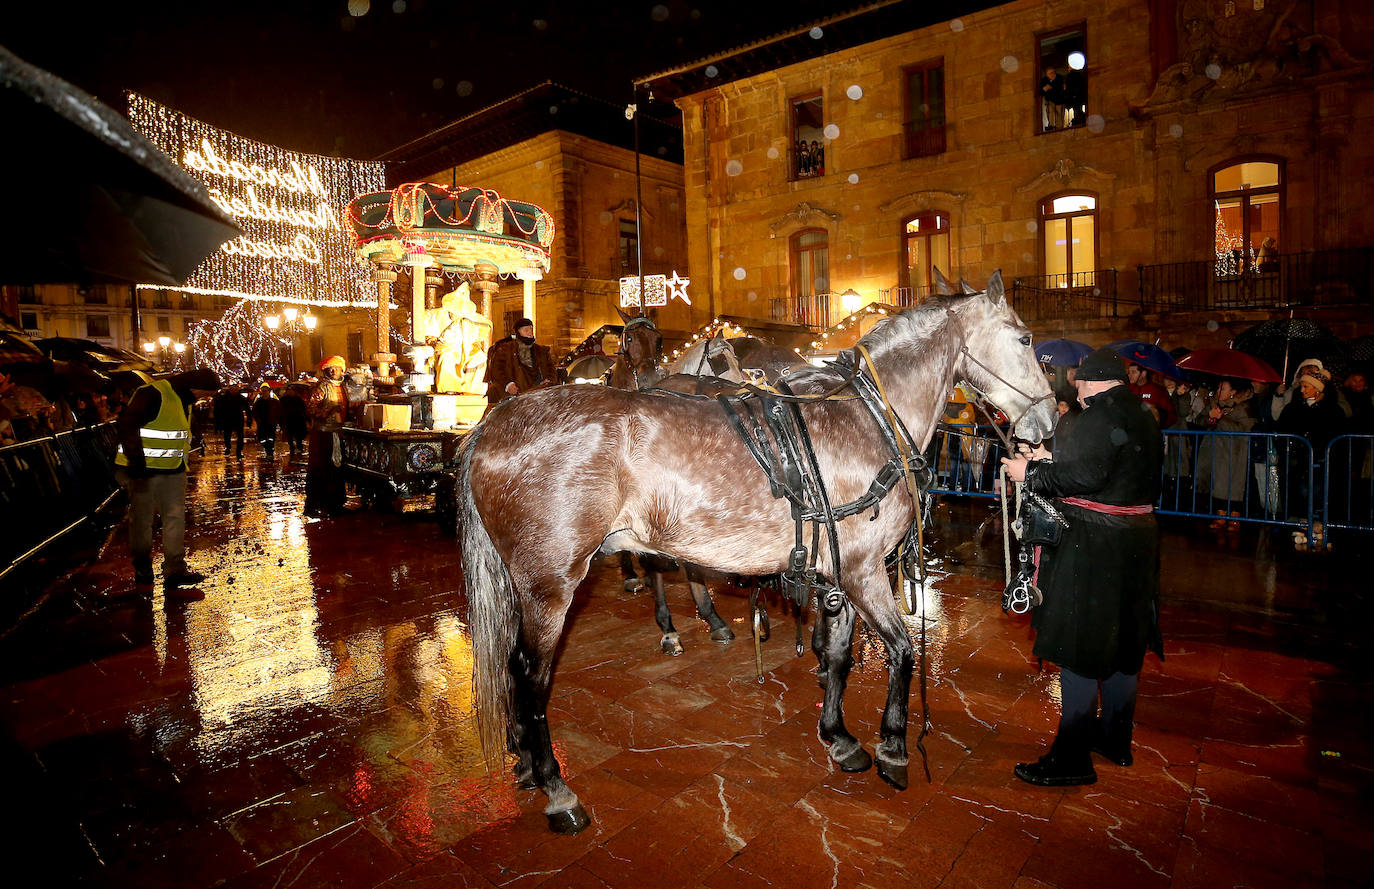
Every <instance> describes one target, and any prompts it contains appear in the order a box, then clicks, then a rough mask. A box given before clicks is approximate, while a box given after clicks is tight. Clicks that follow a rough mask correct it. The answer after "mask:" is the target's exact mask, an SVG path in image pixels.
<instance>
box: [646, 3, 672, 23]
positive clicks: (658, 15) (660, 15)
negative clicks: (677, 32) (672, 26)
mask: <svg viewBox="0 0 1374 889" xmlns="http://www.w3.org/2000/svg"><path fill="white" fill-rule="evenodd" d="M649 18H651V19H653V20H654V21H656V22H666V21H668V7H666V6H664V5H663V4H662V3H660V4H658V5H657V6H655V7H654V8H653V9H651V10H649Z"/></svg>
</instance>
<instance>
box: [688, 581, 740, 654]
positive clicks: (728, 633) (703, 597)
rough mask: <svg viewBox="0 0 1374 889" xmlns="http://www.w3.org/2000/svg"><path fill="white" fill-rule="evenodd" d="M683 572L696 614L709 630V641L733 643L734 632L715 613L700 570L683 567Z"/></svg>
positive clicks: (714, 605) (709, 592)
mask: <svg viewBox="0 0 1374 889" xmlns="http://www.w3.org/2000/svg"><path fill="white" fill-rule="evenodd" d="M683 571H684V573H686V575H687V586H688V588H690V589H691V591H692V601H694V602H696V603H697V614H698V615H699V616H700V617H701V619H702V620H704V621H706V623H707V625H708V626H709V627H710V628H711V641H712V642H720V643H725V642H732V641H734V638H735V631H734V630H732V629H730V625H729V624H727V623H726V622H725V621H724V620H723V619H721V616H720V615H719V614H717V613H716V604H715V603H714V602H712V601H711V591H710V590H708V589H707V588H706V581H705V579H704V578H703V577H702V573H701V569H700V568H698V567H697V566H695V565H684V566H683Z"/></svg>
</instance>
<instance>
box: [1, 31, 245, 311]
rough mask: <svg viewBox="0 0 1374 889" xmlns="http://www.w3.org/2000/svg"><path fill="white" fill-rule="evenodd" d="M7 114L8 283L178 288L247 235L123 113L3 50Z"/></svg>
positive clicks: (3, 231) (4, 275)
mask: <svg viewBox="0 0 1374 889" xmlns="http://www.w3.org/2000/svg"><path fill="white" fill-rule="evenodd" d="M0 120H3V121H4V122H5V131H6V137H5V138H4V139H3V140H0V158H3V159H4V165H5V167H6V169H8V170H9V171H10V172H11V174H12V175H11V176H10V178H9V182H8V183H7V192H6V199H7V203H8V206H9V208H10V212H7V213H5V214H3V221H0V240H3V243H5V245H6V250H5V254H6V262H5V266H4V268H3V269H0V277H2V278H3V279H4V281H5V283H7V284H34V283H42V282H77V283H83V284H97V283H126V284H164V285H172V286H176V285H180V284H184V283H185V282H186V279H187V278H189V277H190V275H191V272H193V271H195V268H196V266H197V265H199V264H200V262H201V260H203V259H204V258H205V257H206V256H208V255H209V254H210V253H211V252H212V251H214V250H215V249H216V248H217V247H219V245H220V244H222V243H224V242H225V241H227V240H229V239H230V238H232V237H234V236H236V235H238V234H239V233H240V230H239V227H238V226H237V225H235V224H234V221H233V220H232V219H230V218H229V217H228V216H226V215H224V213H222V212H221V211H220V210H219V208H218V207H216V206H215V205H214V204H213V203H211V201H210V199H209V197H208V196H207V195H206V192H205V186H204V185H202V184H201V183H200V182H198V181H197V180H196V179H195V178H193V177H192V176H190V175H189V174H187V173H186V172H185V171H183V170H182V169H181V168H179V167H178V166H177V165H176V164H175V163H174V162H173V161H172V159H171V158H169V157H168V156H167V155H166V154H163V153H162V151H160V150H159V149H158V148H157V147H155V146H154V145H153V144H152V143H151V142H149V141H148V140H147V139H145V138H143V137H142V136H140V135H139V134H138V133H137V132H135V131H134V128H133V127H132V126H130V124H129V122H128V121H127V120H125V119H124V118H123V117H121V116H120V115H119V114H117V113H115V112H114V111H112V110H111V109H109V108H107V107H106V106H105V105H102V104H101V103H100V102H98V101H97V100H96V99H95V98H94V97H93V96H91V95H89V94H87V93H85V92H83V91H81V90H80V89H77V88H76V87H74V86H72V85H71V84H70V83H67V82H66V81H65V80H62V79H61V78H59V77H56V76H54V75H52V74H50V73H48V72H47V71H44V70H42V69H41V68H36V67H34V66H33V65H30V64H28V63H27V62H25V61H23V60H22V59H20V58H18V57H17V56H15V55H14V54H13V53H11V52H10V51H9V50H7V49H5V48H4V47H2V46H0Z"/></svg>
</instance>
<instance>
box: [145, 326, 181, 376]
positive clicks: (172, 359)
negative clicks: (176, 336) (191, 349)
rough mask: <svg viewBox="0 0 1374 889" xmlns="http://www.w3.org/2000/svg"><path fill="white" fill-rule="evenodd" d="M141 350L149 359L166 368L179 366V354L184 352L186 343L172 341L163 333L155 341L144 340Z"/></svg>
mask: <svg viewBox="0 0 1374 889" xmlns="http://www.w3.org/2000/svg"><path fill="white" fill-rule="evenodd" d="M143 351H144V352H146V353H147V355H148V358H149V359H151V360H152V361H153V362H154V363H156V364H157V365H158V366H159V367H161V368H162V369H163V370H166V369H167V368H168V367H180V366H181V356H182V355H183V354H185V352H186V344H185V343H181V342H173V341H172V338H171V337H169V336H166V335H165V334H164V335H163V336H160V337H158V338H157V340H156V341H153V340H144V342H143Z"/></svg>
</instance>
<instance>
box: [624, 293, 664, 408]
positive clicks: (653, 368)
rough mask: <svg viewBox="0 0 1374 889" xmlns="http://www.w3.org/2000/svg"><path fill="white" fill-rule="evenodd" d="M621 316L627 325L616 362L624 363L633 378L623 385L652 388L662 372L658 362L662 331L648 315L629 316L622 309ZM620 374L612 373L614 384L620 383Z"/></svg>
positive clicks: (660, 351) (661, 344)
mask: <svg viewBox="0 0 1374 889" xmlns="http://www.w3.org/2000/svg"><path fill="white" fill-rule="evenodd" d="M616 311H619V309H617V310H616ZM620 317H621V318H622V319H623V320H624V322H625V329H624V330H623V331H622V332H621V334H620V352H619V353H618V354H617V356H616V364H617V365H621V364H623V365H624V372H625V374H624V375H625V376H628V377H629V380H630V382H629V383H628V384H627V385H625V386H624V387H623V388H635V389H649V388H651V387H653V386H654V385H656V384H657V383H658V381H659V379H661V378H662V376H663V372H662V371H661V370H660V369H659V366H658V363H659V361H660V360H661V359H662V358H663V334H662V333H660V332H659V330H658V327H657V326H655V324H654V322H653V321H652V320H650V319H649V317H648V316H647V315H636V316H630V315H626V314H625V313H624V312H620ZM617 369H618V368H617ZM618 376H619V375H617V374H615V373H613V374H612V385H618V384H617V383H616V379H617V378H618Z"/></svg>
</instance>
